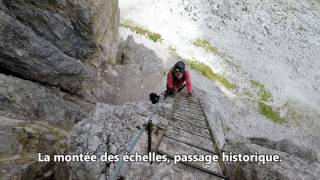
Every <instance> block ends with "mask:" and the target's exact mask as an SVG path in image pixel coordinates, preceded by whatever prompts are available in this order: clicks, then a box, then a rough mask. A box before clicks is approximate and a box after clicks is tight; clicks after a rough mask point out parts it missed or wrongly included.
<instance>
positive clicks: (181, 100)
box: [179, 99, 200, 105]
mask: <svg viewBox="0 0 320 180" xmlns="http://www.w3.org/2000/svg"><path fill="white" fill-rule="evenodd" d="M179 101H180V102H185V103H192V104H197V105H200V103H199V102H196V101H192V100H185V99H180V100H179Z"/></svg>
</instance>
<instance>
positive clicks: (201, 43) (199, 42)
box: [192, 39, 223, 57]
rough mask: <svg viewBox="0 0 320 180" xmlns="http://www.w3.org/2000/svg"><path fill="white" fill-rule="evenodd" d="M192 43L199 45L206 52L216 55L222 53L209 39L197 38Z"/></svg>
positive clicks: (220, 55)
mask: <svg viewBox="0 0 320 180" xmlns="http://www.w3.org/2000/svg"><path fill="white" fill-rule="evenodd" d="M192 43H193V45H195V46H197V47H200V48H202V49H204V50H205V51H207V52H208V53H213V54H215V55H216V56H219V57H223V55H222V54H221V53H220V52H219V50H218V48H216V47H214V46H213V45H212V44H210V42H209V41H207V40H205V39H197V40H195V41H193V42H192Z"/></svg>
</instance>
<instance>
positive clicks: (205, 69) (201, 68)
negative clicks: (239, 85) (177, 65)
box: [186, 59, 236, 90]
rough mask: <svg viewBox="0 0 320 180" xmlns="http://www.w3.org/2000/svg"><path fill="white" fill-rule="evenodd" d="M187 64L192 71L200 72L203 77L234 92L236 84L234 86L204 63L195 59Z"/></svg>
mask: <svg viewBox="0 0 320 180" xmlns="http://www.w3.org/2000/svg"><path fill="white" fill-rule="evenodd" d="M186 64H187V66H188V67H190V68H191V69H194V70H196V71H198V72H199V73H201V74H202V75H203V76H205V77H207V78H208V79H210V80H213V81H216V82H219V83H220V84H222V85H223V86H224V87H225V88H227V89H229V90H233V89H235V88H236V85H235V84H232V83H231V82H229V81H228V80H227V79H226V78H225V77H223V76H221V75H219V74H216V73H214V72H213V71H212V69H211V68H210V67H209V66H207V65H206V64H204V63H201V62H199V61H197V60H195V59H192V60H188V61H187V62H186Z"/></svg>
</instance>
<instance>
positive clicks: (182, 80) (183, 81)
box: [165, 61, 192, 97]
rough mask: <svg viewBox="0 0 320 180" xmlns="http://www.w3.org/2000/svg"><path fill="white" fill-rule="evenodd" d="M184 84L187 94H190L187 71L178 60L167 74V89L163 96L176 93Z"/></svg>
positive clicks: (189, 81) (189, 80)
mask: <svg viewBox="0 0 320 180" xmlns="http://www.w3.org/2000/svg"><path fill="white" fill-rule="evenodd" d="M185 86H187V90H188V95H187V97H190V96H192V84H191V77H190V73H189V71H187V70H186V69H185V64H184V62H183V61H178V62H177V63H176V64H175V65H174V66H173V67H172V68H171V69H170V71H169V72H168V74H167V90H166V91H165V97H166V96H169V95H176V94H177V93H178V92H180V91H181V90H182V89H183V88H184V87H185Z"/></svg>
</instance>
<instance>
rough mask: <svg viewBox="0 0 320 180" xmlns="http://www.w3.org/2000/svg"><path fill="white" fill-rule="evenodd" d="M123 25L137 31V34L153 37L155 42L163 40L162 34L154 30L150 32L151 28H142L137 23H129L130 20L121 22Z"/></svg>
mask: <svg viewBox="0 0 320 180" xmlns="http://www.w3.org/2000/svg"><path fill="white" fill-rule="evenodd" d="M121 27H124V28H127V29H130V30H131V31H133V32H135V33H137V34H140V35H143V36H146V37H148V38H149V39H151V40H152V41H154V42H158V41H161V40H162V39H161V35H160V34H158V33H154V32H150V31H149V30H146V29H143V28H140V27H138V26H136V25H134V24H132V23H129V22H128V21H125V22H123V23H121Z"/></svg>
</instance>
